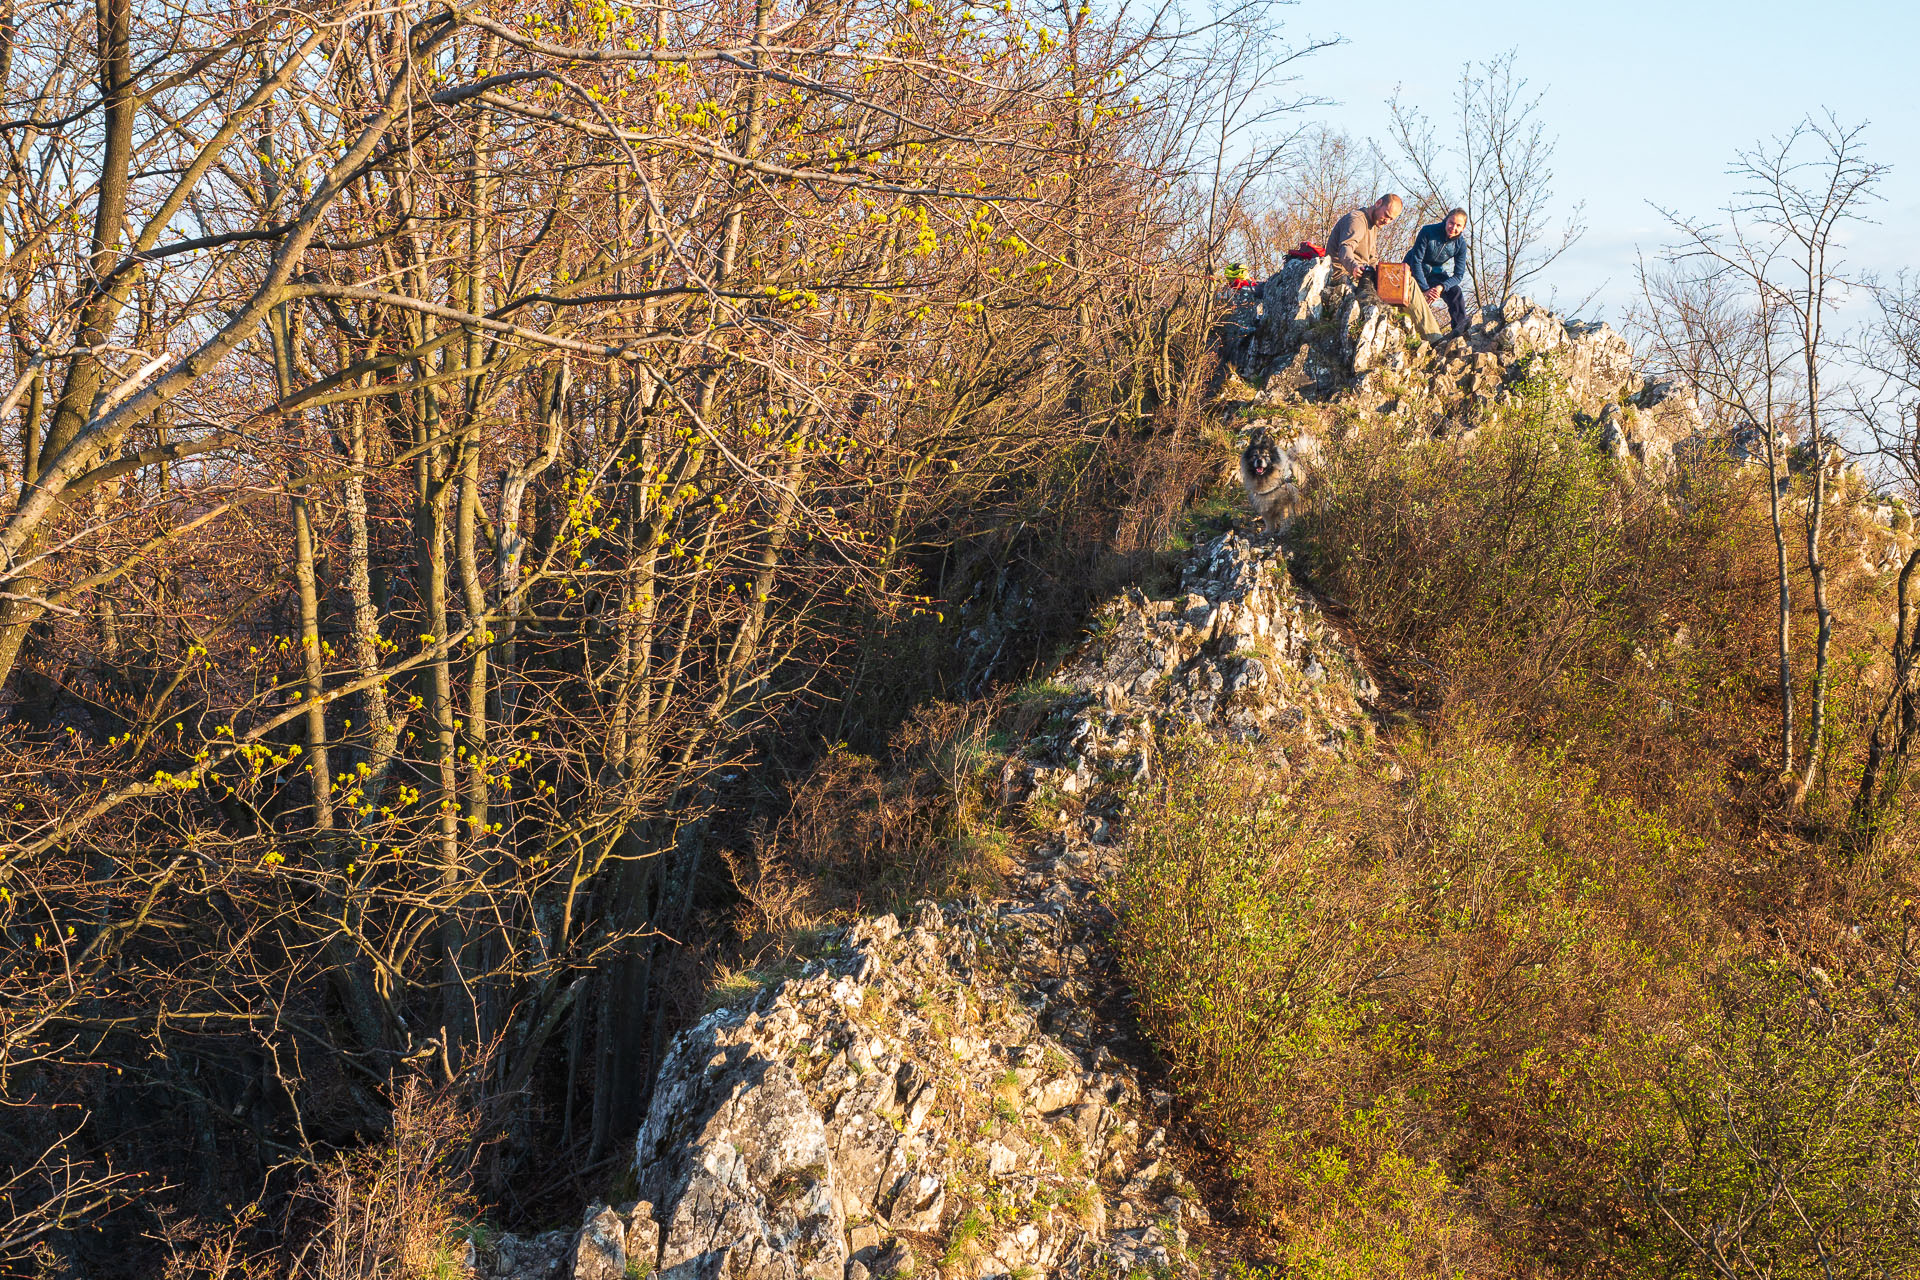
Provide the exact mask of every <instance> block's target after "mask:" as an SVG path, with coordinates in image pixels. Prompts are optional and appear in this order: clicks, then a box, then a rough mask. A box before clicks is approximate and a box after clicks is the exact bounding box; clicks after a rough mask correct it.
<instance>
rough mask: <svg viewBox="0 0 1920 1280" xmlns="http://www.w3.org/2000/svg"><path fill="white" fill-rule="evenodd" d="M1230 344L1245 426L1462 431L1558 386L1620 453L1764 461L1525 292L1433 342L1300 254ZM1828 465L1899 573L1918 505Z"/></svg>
mask: <svg viewBox="0 0 1920 1280" xmlns="http://www.w3.org/2000/svg"><path fill="white" fill-rule="evenodd" d="M1220 341H1221V353H1222V356H1223V357H1224V363H1225V365H1226V370H1227V377H1226V380H1225V381H1226V385H1225V386H1224V387H1222V388H1221V393H1220V396H1219V404H1220V407H1221V409H1222V410H1223V411H1225V412H1226V413H1227V414H1228V415H1229V416H1230V417H1235V418H1238V419H1239V420H1240V421H1241V422H1242V423H1243V424H1251V423H1252V422H1256V421H1262V420H1268V419H1270V418H1271V417H1273V416H1275V415H1282V416H1284V415H1286V414H1287V413H1288V411H1289V410H1292V409H1296V408H1300V407H1305V406H1311V405H1320V406H1331V407H1336V408H1344V409H1349V410H1358V411H1360V412H1362V413H1370V414H1380V415H1383V416H1386V417H1389V418H1395V419H1399V420H1402V421H1405V422H1407V423H1408V424H1409V426H1410V429H1411V428H1412V427H1413V426H1414V425H1415V424H1417V425H1418V427H1419V428H1420V429H1422V430H1429V431H1432V432H1433V433H1434V434H1436V435H1444V436H1457V437H1461V438H1465V437H1468V436H1471V435H1472V433H1473V432H1474V431H1475V430H1477V429H1478V427H1479V425H1480V424H1481V423H1482V422H1483V421H1485V419H1486V416H1487V414H1488V413H1489V412H1490V411H1492V410H1494V409H1496V408H1497V407H1498V406H1500V405H1503V404H1506V403H1508V402H1509V401H1511V400H1512V399H1513V398H1514V397H1515V396H1516V395H1530V394H1535V393H1537V392H1540V391H1543V390H1549V389H1551V390H1553V391H1555V392H1558V393H1560V394H1563V395H1564V396H1565V397H1566V399H1567V401H1568V402H1569V403H1570V404H1571V406H1572V409H1573V412H1574V417H1575V421H1576V423H1577V424H1578V425H1580V426H1581V427H1582V428H1584V429H1585V430H1587V431H1588V432H1590V433H1591V435H1592V437H1593V439H1594V441H1595V443H1596V444H1598V445H1599V446H1600V447H1601V448H1602V449H1604V450H1605V451H1606V452H1608V453H1610V454H1612V455H1613V456H1614V457H1616V458H1619V459H1622V460H1631V461H1633V462H1635V463H1637V464H1640V465H1643V466H1647V467H1652V468H1655V469H1664V468H1667V467H1670V466H1671V465H1672V464H1673V461H1674V458H1675V456H1676V455H1677V454H1679V453H1682V452H1684V451H1686V450H1689V449H1701V448H1714V449H1718V450H1721V451H1723V452H1724V454H1725V456H1727V457H1728V458H1730V459H1731V460H1733V461H1734V462H1736V463H1741V464H1749V465H1751V464H1757V463H1762V462H1763V461H1764V457H1765V441H1764V439H1757V438H1755V437H1753V436H1752V435H1751V434H1747V435H1740V434H1736V435H1735V436H1734V437H1733V438H1732V439H1730V440H1715V439H1711V438H1710V436H1709V431H1708V424H1707V421H1706V418H1705V416H1704V415H1703V414H1702V413H1701V411H1700V407H1699V405H1698V404H1697V403H1696V401H1695V400H1694V397H1693V395H1692V393H1691V392H1690V391H1688V390H1687V389H1686V388H1685V387H1683V386H1681V385H1679V384H1678V383H1675V382H1672V381H1669V380H1660V379H1652V380H1649V379H1648V378H1646V377H1644V376H1643V375H1642V374H1641V373H1640V372H1638V371H1637V370H1636V368H1635V363H1634V352H1633V346H1632V344H1631V343H1629V342H1628V341H1627V340H1626V338H1624V337H1623V336H1621V335H1620V334H1619V333H1617V332H1616V331H1614V330H1613V329H1612V328H1611V327H1610V326H1608V325H1605V324H1600V323H1596V322H1591V321H1583V320H1567V319H1563V318H1562V317H1560V316H1558V315H1555V314H1554V313H1553V312H1552V311H1550V310H1548V309H1547V308H1546V307H1543V306H1540V305H1539V304H1537V303H1535V302H1533V301H1531V300H1529V299H1526V298H1515V299H1512V300H1511V301H1509V302H1508V303H1507V305H1506V306H1505V307H1495V308H1489V309H1487V310H1485V311H1483V312H1481V313H1480V314H1479V315H1478V316H1477V317H1476V319H1475V321H1474V323H1473V324H1471V325H1469V326H1468V328H1467V330H1466V332H1465V333H1464V334H1462V335H1461V336H1459V337H1455V338H1451V339H1449V340H1447V341H1445V342H1442V343H1438V344H1432V345H1429V344H1427V343H1425V342H1423V341H1421V340H1420V338H1419V336H1418V335H1417V334H1416V333H1415V332H1414V328H1413V322H1412V320H1410V319H1409V318H1408V316H1407V314H1406V312H1404V311H1402V310H1401V309H1399V308H1397V307H1388V306H1383V305H1381V303H1380V302H1379V300H1378V299H1377V298H1375V297H1374V296H1373V295H1372V293H1371V292H1368V291H1364V290H1357V289H1355V288H1353V286H1352V285H1351V284H1350V283H1348V282H1347V280H1346V279H1345V277H1344V276H1342V275H1340V274H1339V273H1337V272H1335V271H1333V270H1332V263H1331V261H1330V260H1328V259H1326V258H1320V259H1315V260H1312V261H1305V260H1295V261H1290V262H1288V263H1287V264H1286V266H1285V267H1284V268H1283V269H1282V270H1280V271H1278V272H1275V273H1274V274H1273V275H1272V276H1270V277H1268V278H1267V279H1266V280H1265V281H1264V282H1262V283H1261V284H1260V285H1258V286H1257V287H1255V288H1252V289H1245V290H1241V291H1239V293H1238V294H1237V295H1236V298H1235V305H1234V306H1233V308H1232V310H1231V311H1230V313H1229V314H1228V316H1227V318H1226V320H1225V321H1224V322H1223V324H1222V327H1221V334H1220ZM1275 434H1276V435H1277V436H1278V437H1279V443H1280V444H1281V445H1282V447H1283V449H1284V450H1285V453H1286V459H1287V464H1288V466H1289V468H1290V470H1291V472H1292V474H1290V475H1288V476H1285V477H1283V478H1284V479H1289V480H1292V481H1293V482H1295V483H1296V484H1298V485H1299V486H1300V487H1301V488H1302V489H1305V488H1306V487H1308V485H1309V484H1310V482H1311V479H1312V476H1313V473H1314V472H1315V470H1316V469H1317V468H1318V466H1319V463H1320V457H1321V453H1322V451H1323V445H1322V442H1321V440H1320V439H1319V437H1318V436H1317V435H1316V434H1315V433H1314V431H1313V430H1312V429H1301V428H1300V427H1299V426H1298V425H1297V424H1292V425H1291V429H1286V428H1283V429H1281V430H1278V431H1276V432H1275ZM1778 443H1779V448H1780V453H1781V456H1783V457H1785V458H1786V460H1787V470H1788V471H1789V473H1793V474H1797V473H1800V472H1803V471H1805V470H1806V469H1807V468H1809V467H1811V466H1813V465H1814V459H1813V458H1812V457H1811V455H1810V453H1807V452H1804V451H1795V450H1793V449H1791V448H1790V447H1789V444H1788V442H1787V441H1785V440H1782V441H1779V442H1778ZM1823 465H1824V466H1826V468H1827V472H1828V479H1829V483H1830V486H1831V491H1832V493H1833V495H1834V497H1835V500H1836V506H1838V507H1846V508H1851V509H1852V510H1853V511H1855V512H1856V513H1857V514H1858V516H1859V520H1858V522H1857V523H1858V529H1857V538H1856V539H1855V541H1856V543H1857V550H1858V554H1859V560H1860V564H1861V566H1862V567H1863V568H1864V569H1866V570H1867V571H1869V572H1873V573H1887V572H1891V571H1892V570H1893V569H1894V568H1895V567H1897V566H1898V565H1899V564H1900V563H1901V562H1902V561H1903V560H1904V559H1905V557H1906V554H1907V551H1908V550H1909V549H1910V548H1911V546H1912V540H1913V538H1914V536H1915V529H1914V517H1913V513H1911V512H1909V511H1907V510H1906V508H1905V507H1904V506H1903V505H1901V504H1900V503H1899V502H1898V501H1897V500H1891V499H1887V498H1884V497H1882V496H1879V495H1877V494H1875V493H1874V492H1873V489H1872V486H1871V485H1870V484H1869V483H1868V482H1867V480H1866V477H1865V476H1864V475H1863V474H1862V473H1861V471H1860V470H1859V468H1858V467H1857V466H1856V465H1855V464H1853V463H1852V462H1850V461H1849V460H1848V459H1847V458H1846V456H1845V455H1844V453H1842V452H1840V451H1839V450H1838V449H1835V450H1834V451H1833V452H1832V453H1831V454H1829V456H1828V457H1826V458H1825V459H1824V460H1823ZM1781 483H1782V484H1783V485H1784V484H1785V483H1786V481H1785V480H1784V479H1783V480H1782V482H1781Z"/></svg>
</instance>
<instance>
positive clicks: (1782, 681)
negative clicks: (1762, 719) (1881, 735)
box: [1761, 394, 1798, 777]
mask: <svg viewBox="0 0 1920 1280" xmlns="http://www.w3.org/2000/svg"><path fill="white" fill-rule="evenodd" d="M1761 430H1762V431H1764V432H1765V433H1766V437H1767V519H1768V521H1769V522H1770V523H1771V525H1772V527H1773V576H1774V583H1775V585H1776V587H1777V588H1778V591H1777V595H1778V598H1779V616H1778V619H1777V622H1778V625H1777V627H1776V628H1775V648H1776V652H1777V654H1778V663H1779V677H1778V678H1779V688H1780V774H1781V776H1782V777H1792V776H1793V773H1794V762H1795V761H1796V760H1797V759H1798V756H1797V753H1796V751H1795V747H1794V741H1793V596H1792V586H1791V580H1790V578H1789V576H1788V572H1787V530H1786V526H1785V525H1784V524H1783V523H1782V522H1781V519H1780V462H1779V459H1778V457H1776V455H1777V454H1778V452H1779V450H1778V448H1777V447H1776V446H1775V443H1774V427H1773V398H1772V396H1771V394H1769V396H1768V398H1767V420H1766V422H1764V423H1762V424H1761Z"/></svg>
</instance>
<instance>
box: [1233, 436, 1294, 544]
mask: <svg viewBox="0 0 1920 1280" xmlns="http://www.w3.org/2000/svg"><path fill="white" fill-rule="evenodd" d="M1240 483H1241V484H1242V485H1243V486H1245V488H1246V491H1247V500H1248V501H1249V502H1251V503H1253V514H1254V517H1255V518H1256V519H1258V520H1259V521H1260V532H1261V533H1262V534H1271V533H1275V532H1278V531H1279V529H1280V525H1281V522H1282V521H1286V520H1291V519H1293V517H1294V516H1296V515H1298V514H1299V513H1300V485H1299V481H1298V477H1297V476H1296V475H1295V472H1294V466H1293V460H1292V459H1291V458H1289V457H1288V456H1287V451H1286V450H1284V449H1282V448H1281V447H1280V446H1279V445H1277V444H1275V443H1274V442H1273V437H1272V436H1270V435H1268V434H1267V431H1266V428H1265V427H1260V428H1256V429H1255V431H1254V433H1253V436H1252V438H1251V439H1249V440H1248V441H1247V447H1246V448H1244V449H1242V450H1241V451H1240Z"/></svg>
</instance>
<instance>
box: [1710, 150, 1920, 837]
mask: <svg viewBox="0 0 1920 1280" xmlns="http://www.w3.org/2000/svg"><path fill="white" fill-rule="evenodd" d="M1865 132H1866V125H1864V124H1855V125H1845V124H1842V123H1841V122H1840V121H1839V120H1838V119H1837V118H1835V117H1834V116H1833V114H1832V113H1831V112H1829V113H1827V114H1826V116H1825V117H1824V118H1822V119H1818V120H1816V119H1811V118H1809V119H1808V120H1806V121H1804V122H1802V123H1801V124H1800V125H1798V126H1796V127H1795V128H1794V129H1793V130H1792V131H1790V132H1789V133H1787V134H1785V135H1784V136H1781V137H1778V138H1775V139H1773V140H1772V141H1771V142H1768V143H1766V144H1764V145H1762V146H1757V147H1755V148H1754V149H1752V150H1750V151H1746V152H1742V153H1741V154H1740V155H1739V156H1738V157H1737V159H1736V161H1735V163H1734V166H1733V170H1732V173H1733V176H1734V178H1735V179H1736V180H1737V181H1742V182H1744V183H1746V184H1747V185H1746V187H1745V189H1744V190H1743V191H1742V192H1741V193H1740V194H1739V195H1738V196H1737V197H1736V204H1735V206H1734V209H1733V212H1736V213H1739V214H1744V215H1745V217H1746V218H1747V219H1748V221H1749V222H1750V223H1751V224H1752V225H1753V226H1755V227H1756V228H1759V229H1762V230H1764V231H1767V232H1770V233H1771V234H1772V235H1773V236H1774V237H1775V238H1776V239H1777V241H1778V244H1779V246H1780V247H1779V252H1778V261H1779V264H1780V266H1781V268H1782V269H1781V270H1778V271H1775V272H1773V273H1771V274H1769V275H1767V276H1765V277H1764V287H1765V289H1766V291H1767V292H1768V293H1771V294H1772V295H1773V296H1774V297H1775V299H1776V300H1777V305H1778V306H1779V308H1780V310H1781V312H1782V313H1783V315H1784V317H1785V320H1786V325H1787V330H1788V332H1789V334H1790V335H1791V340H1792V342H1793V345H1794V350H1795V355H1796V356H1797V358H1798V362H1799V371H1798V372H1799V378H1800V382H1801V394H1802V398H1803V399H1802V406H1801V411H1802V416H1803V420H1804V422H1805V424H1806V434H1807V448H1808V450H1809V451H1810V454H1811V462H1812V464H1813V465H1812V468H1811V470H1812V492H1811V493H1810V494H1809V496H1808V500H1807V501H1808V504H1807V520H1806V547H1807V572H1808V574H1809V575H1810V576H1811V578H1812V580H1813V606H1814V612H1815V615H1816V617H1817V619H1818V623H1819V629H1818V631H1817V633H1816V636H1815V640H1814V670H1813V690H1812V697H1811V699H1810V704H1809V707H1808V713H1807V757H1806V763H1805V765H1804V766H1803V768H1802V770H1801V773H1800V777H1799V779H1798V781H1797V782H1796V783H1795V786H1794V793H1793V796H1794V801H1795V803H1799V802H1801V801H1803V800H1804V799H1805V798H1806V795H1807V792H1808V791H1809V790H1810V789H1811V788H1812V787H1813V784H1814V782H1815V781H1816V779H1817V778H1818V777H1819V773H1820V768H1821V764H1822V762H1823V761H1824V759H1825V750H1824V745H1825V735H1826V723H1827V691H1828V690H1827V686H1828V676H1829V653H1830V650H1831V647H1832V643H1833V610H1832V608H1831V606H1830V604H1829V602H1828V599H1827V565H1826V558H1825V555H1824V554H1823V552H1822V550H1821V546H1820V535H1821V530H1822V526H1823V522H1824V519H1825V516H1826V498H1827V470H1828V468H1827V462H1828V458H1829V454H1830V452H1831V451H1832V450H1834V449H1836V448H1837V445H1835V444H1834V442H1833V440H1832V438H1831V435H1830V433H1829V431H1828V430H1827V421H1826V411H1827V399H1828V395H1829V389H1828V385H1827V379H1826V374H1827V370H1828V367H1829V365H1830V364H1832V362H1833V360H1834V359H1835V357H1836V355H1837V352H1838V349H1839V346H1840V342H1839V340H1838V336H1837V335H1836V334H1834V333H1833V332H1832V331H1831V330H1830V328H1829V324H1830V315H1829V312H1830V311H1831V309H1832V307H1833V305H1834V303H1835V301H1836V300H1837V299H1838V298H1839V297H1840V296H1842V295H1844V293H1845V292H1846V291H1847V289H1848V288H1849V285H1850V282H1849V280H1848V279H1847V277H1846V275H1845V264H1844V262H1843V261H1842V260H1841V258H1840V249H1841V243H1840V240H1839V232H1840V229H1841V228H1842V227H1844V226H1845V225H1846V224H1847V223H1849V222H1855V221H1858V220H1859V219H1860V218H1862V217H1863V216H1864V208H1865V206H1866V205H1867V204H1868V202H1870V201H1871V200H1873V199H1875V198H1877V197H1876V193H1875V191H1874V188H1875V186H1876V185H1877V184H1878V182H1879V180H1880V178H1881V176H1882V175H1883V174H1885V172H1886V169H1887V166H1885V165H1884V164H1877V163H1874V162H1873V161H1870V160H1868V159H1867V158H1866V156H1865V154H1864V151H1863V146H1862V137H1863V135H1864V134H1865Z"/></svg>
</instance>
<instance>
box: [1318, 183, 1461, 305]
mask: <svg viewBox="0 0 1920 1280" xmlns="http://www.w3.org/2000/svg"><path fill="white" fill-rule="evenodd" d="M1400 209H1401V201H1400V197H1399V196H1397V195H1394V194H1392V193H1391V192H1389V193H1388V194H1386V195H1384V196H1381V197H1380V198H1379V199H1378V200H1375V201H1374V202H1373V203H1372V204H1370V205H1368V206H1367V207H1366V208H1364V209H1353V210H1350V211H1349V212H1347V213H1346V214H1345V215H1343V216H1342V217H1341V219H1340V221H1338V222H1336V223H1334V224H1333V231H1332V233H1331V234H1329V235H1328V236H1327V256H1328V257H1330V258H1332V259H1333V265H1334V267H1335V268H1336V269H1337V270H1339V271H1342V272H1344V273H1346V275H1347V276H1348V278H1350V279H1351V280H1352V281H1353V282H1354V287H1355V288H1360V289H1365V290H1366V291H1367V292H1368V293H1372V292H1373V288H1374V285H1373V269H1374V268H1375V267H1377V266H1379V265H1380V249H1379V245H1378V243H1377V241H1376V240H1375V233H1376V232H1377V231H1379V229H1380V228H1381V227H1384V226H1386V225H1387V224H1388V223H1389V222H1392V221H1393V220H1394V219H1395V218H1397V217H1399V216H1400ZM1375 296H1376V297H1377V296H1378V295H1375ZM1406 310H1407V314H1408V315H1409V316H1411V317H1412V319H1413V328H1414V331H1415V332H1416V333H1418V334H1419V335H1420V336H1421V337H1423V338H1431V337H1433V336H1435V335H1436V334H1438V333H1439V332H1440V325H1439V323H1438V322H1437V321H1435V320H1434V318H1433V308H1432V307H1430V306H1428V305H1427V299H1426V295H1425V294H1423V293H1421V292H1420V291H1419V290H1418V289H1416V290H1414V293H1413V301H1412V302H1411V303H1409V304H1408V305H1407V309H1406Z"/></svg>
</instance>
